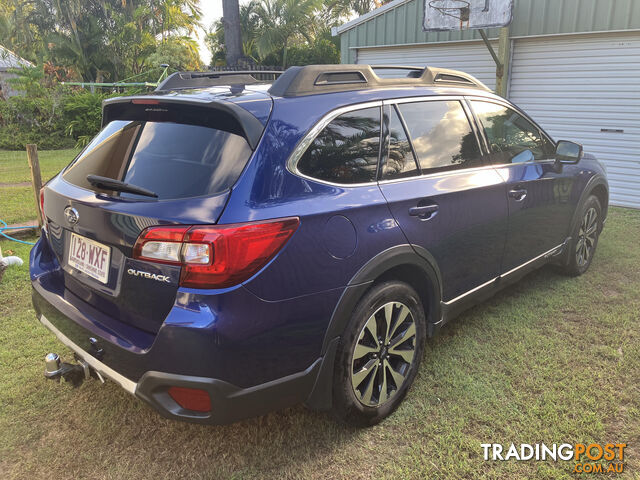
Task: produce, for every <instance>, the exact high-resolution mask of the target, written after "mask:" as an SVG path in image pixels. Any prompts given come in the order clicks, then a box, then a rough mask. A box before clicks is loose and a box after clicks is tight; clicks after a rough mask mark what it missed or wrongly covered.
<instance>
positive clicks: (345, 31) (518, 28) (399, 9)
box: [334, 0, 640, 208]
mask: <svg viewBox="0 0 640 480" xmlns="http://www.w3.org/2000/svg"><path fill="white" fill-rule="evenodd" d="M424 7H425V3H424V0H409V1H406V0H394V1H392V2H390V3H388V4H386V5H384V6H383V7H381V8H379V9H377V10H374V11H373V12H370V13H369V14H367V15H364V16H362V17H359V18H357V19H354V20H352V21H351V22H348V23H347V24H344V25H342V26H341V27H338V28H337V29H335V30H334V34H335V35H340V42H341V51H342V62H343V63H368V64H378V65H380V64H385V65H419V66H421V65H431V66H436V67H445V68H453V69H459V70H463V71H465V72H467V73H470V74H472V75H474V76H476V77H477V78H478V79H479V80H481V81H482V82H484V83H485V84H486V85H487V86H488V87H489V88H492V89H493V88H495V85H496V81H495V72H496V65H495V63H494V61H493V59H492V57H491V55H490V53H489V50H488V49H487V47H486V46H485V44H484V43H483V41H482V40H481V39H480V38H479V35H478V31H477V30H462V31H449V32H426V31H423V29H422V20H423V16H424ZM508 28H509V43H510V52H511V54H510V62H509V68H508V74H507V77H506V84H507V95H506V96H507V97H508V98H509V99H510V100H511V101H512V102H514V103H515V104H517V105H519V106H520V107H522V108H523V109H524V110H525V111H526V112H527V113H528V114H530V115H531V116H532V117H533V118H534V119H535V120H536V121H537V122H538V123H539V124H540V125H541V126H542V127H543V128H544V129H545V130H547V131H548V132H549V133H550V134H551V135H552V136H553V137H554V138H555V139H556V140H558V139H567V140H574V141H577V142H579V143H582V144H583V146H584V148H585V151H587V152H590V153H593V154H594V155H596V156H597V157H598V158H599V159H600V160H601V161H602V162H603V163H604V164H605V166H606V167H607V171H608V177H609V182H610V188H611V191H610V198H611V204H613V205H621V206H627V207H634V208H640V154H639V153H638V149H639V148H640V2H637V1H636V2H634V1H632V0H628V1H627V0H617V1H615V2H613V1H606V2H604V1H601V2H595V1H586V0H585V1H583V2H581V3H580V4H579V5H578V8H576V4H575V2H572V1H570V0H558V1H554V2H549V1H545V0H514V8H513V21H512V23H511V25H510V26H509V27H508ZM486 32H487V35H488V37H489V39H491V41H492V45H493V46H494V49H496V51H497V46H496V44H497V42H496V39H497V37H498V29H488V30H487V31H486Z"/></svg>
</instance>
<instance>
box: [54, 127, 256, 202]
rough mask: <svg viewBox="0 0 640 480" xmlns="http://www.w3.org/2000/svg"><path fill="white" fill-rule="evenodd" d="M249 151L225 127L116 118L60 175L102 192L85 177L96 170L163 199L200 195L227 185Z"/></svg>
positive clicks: (240, 169)
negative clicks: (223, 128) (222, 128)
mask: <svg viewBox="0 0 640 480" xmlns="http://www.w3.org/2000/svg"><path fill="white" fill-rule="evenodd" d="M250 156H251V148H250V147H249V144H248V143H247V141H246V140H245V139H244V138H243V137H242V136H240V135H237V134H234V133H230V132H227V131H224V130H220V129H216V128H210V127H205V126H200V125H190V124H181V123H174V122H154V121H139V120H114V121H112V122H109V123H108V124H107V125H106V126H105V127H104V128H103V130H102V131H101V132H100V133H99V134H98V135H97V136H96V137H95V138H94V139H93V140H92V141H91V143H90V144H89V145H88V146H87V148H86V149H85V150H84V151H83V152H82V153H81V154H80V155H79V156H78V157H77V158H76V159H75V160H74V161H73V162H72V163H71V165H69V167H67V169H66V170H65V171H64V173H63V174H62V176H63V178H64V179H65V180H66V181H68V182H70V183H72V184H74V185H78V186H80V187H83V188H86V189H90V190H98V191H102V190H99V189H96V188H95V187H93V186H92V185H91V184H90V183H89V182H88V181H87V175H89V174H93V175H99V176H102V177H108V178H113V179H116V180H121V181H124V182H127V183H131V184H133V185H136V186H138V187H143V188H146V189H148V190H151V191H152V192H155V193H156V194H157V195H158V198H159V199H177V198H187V197H197V196H203V195H212V194H215V193H220V192H222V191H225V190H227V189H229V188H230V187H231V186H232V185H233V183H235V181H236V180H237V178H238V176H239V175H240V173H241V172H242V169H243V168H244V166H245V165H246V163H247V160H248V159H249V157H250ZM107 193H109V194H113V195H118V196H122V197H132V198H133V197H138V196H137V195H135V194H130V193H122V192H119V193H115V192H107ZM138 198H140V197H138Z"/></svg>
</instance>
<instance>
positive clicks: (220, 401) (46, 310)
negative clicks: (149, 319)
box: [31, 238, 341, 424]
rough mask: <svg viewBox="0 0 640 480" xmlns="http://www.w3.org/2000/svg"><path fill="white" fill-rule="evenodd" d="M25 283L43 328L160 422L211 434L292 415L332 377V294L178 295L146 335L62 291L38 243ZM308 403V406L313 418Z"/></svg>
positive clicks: (51, 261) (53, 265)
mask: <svg viewBox="0 0 640 480" xmlns="http://www.w3.org/2000/svg"><path fill="white" fill-rule="evenodd" d="M31 281H32V286H33V290H32V296H33V305H34V309H35V312H36V316H37V318H38V319H40V321H41V323H43V325H44V326H46V327H47V328H48V329H49V330H51V331H52V332H53V333H54V334H55V335H56V336H57V337H58V338H59V339H60V341H61V342H62V343H64V344H65V345H67V346H68V347H69V348H71V349H72V350H73V351H74V352H75V353H76V355H77V356H78V357H79V358H80V359H82V360H83V361H85V362H86V363H88V364H89V365H90V367H91V368H93V369H94V370H96V371H97V372H99V373H100V374H101V375H102V376H103V377H106V378H110V379H111V380H113V381H114V382H115V383H117V384H119V385H121V386H122V387H123V388H124V389H125V390H126V391H128V392H129V393H131V394H133V395H135V396H136V397H138V398H141V399H142V400H144V401H146V402H147V403H149V404H150V405H151V406H153V407H154V408H155V409H157V410H158V411H159V412H160V413H161V414H162V415H164V416H166V417H169V418H174V419H180V420H188V421H194V422H200V423H213V424H219V423H229V422H233V421H236V420H239V419H242V418H246V417H250V416H255V415H260V414H262V413H266V412H268V411H272V410H276V409H280V408H284V407H288V406H292V405H294V404H297V403H302V402H305V401H307V400H308V399H309V398H310V397H311V396H312V393H313V392H316V391H318V390H320V391H326V389H325V388H321V387H319V384H320V383H322V385H326V384H327V382H328V379H330V375H329V374H328V373H330V372H331V373H332V371H333V356H332V353H331V350H330V348H329V346H327V345H324V346H323V337H324V333H325V331H326V329H327V324H328V322H329V319H330V318H331V313H332V310H333V308H334V305H335V303H336V302H337V301H338V299H339V297H340V293H341V290H331V291H326V292H321V293H318V294H313V295H308V296H303V297H295V298H292V299H288V300H283V301H278V302H268V301H265V300H262V299H260V298H259V297H256V296H255V295H254V294H252V293H251V292H249V291H248V290H247V289H245V288H244V287H238V288H235V289H229V290H228V291H222V292H214V293H207V292H205V293H202V294H200V293H195V292H194V293H191V292H189V291H185V292H182V291H181V292H179V294H178V296H177V298H176V302H175V305H174V306H173V308H172V310H171V312H170V314H169V315H168V316H167V318H165V319H164V321H163V322H162V325H161V327H160V329H159V330H158V331H157V333H155V334H154V333H150V332H146V331H144V330H141V329H139V328H136V327H134V326H132V325H130V324H127V323H125V322H123V321H121V320H120V319H119V318H118V317H117V316H108V315H106V314H105V313H104V312H102V311H99V310H98V309H96V308H94V307H93V306H92V304H91V303H90V302H87V301H85V300H83V299H81V298H79V297H77V296H75V295H74V294H73V293H72V292H70V291H69V290H68V289H67V288H65V283H64V276H63V275H62V274H61V271H60V267H59V265H58V264H57V262H56V260H55V257H54V256H53V255H52V254H51V253H50V251H49V249H48V246H47V243H46V241H45V240H43V239H42V238H41V239H40V241H39V242H38V244H37V245H36V247H34V249H33V250H32V252H31ZM334 351H335V350H334ZM329 358H330V361H329ZM321 372H324V374H322V375H321V377H322V379H323V381H322V382H319V381H318V382H319V383H318V385H316V382H317V379H318V378H320V375H319V374H320V373H321ZM171 386H184V387H190V388H199V389H203V390H206V391H207V392H209V396H210V399H211V407H212V410H211V412H207V413H204V414H203V413H199V412H194V411H186V410H184V409H182V408H181V407H179V406H178V405H177V403H175V402H174V401H173V399H171V398H170V397H169V395H168V394H167V390H168V388H169V387H171ZM325 396H326V395H325ZM320 397H322V398H324V397H323V396H320ZM317 398H318V395H316V396H314V397H313V402H311V403H310V404H313V405H314V406H315V407H316V408H322V406H323V405H324V403H322V402H320V403H321V405H318V400H317ZM325 403H326V402H325Z"/></svg>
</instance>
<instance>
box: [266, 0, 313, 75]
mask: <svg viewBox="0 0 640 480" xmlns="http://www.w3.org/2000/svg"><path fill="white" fill-rule="evenodd" d="M321 8H322V0H299V1H297V0H262V1H261V2H260V3H259V4H258V5H257V7H256V15H257V16H258V18H259V19H260V25H261V28H260V38H259V39H258V41H257V50H258V54H259V55H260V56H261V57H265V56H267V55H269V54H270V53H272V52H274V51H277V50H280V49H282V66H283V67H286V66H287V50H288V48H289V46H290V42H291V40H292V39H294V38H296V37H300V38H302V39H304V40H305V41H306V42H307V43H309V44H311V43H312V42H313V37H314V35H315V34H316V33H317V32H318V30H319V28H320V26H319V25H318V23H317V22H316V20H317V13H318V12H319V11H320V9H321Z"/></svg>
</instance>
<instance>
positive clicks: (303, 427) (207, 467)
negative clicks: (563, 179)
mask: <svg viewBox="0 0 640 480" xmlns="http://www.w3.org/2000/svg"><path fill="white" fill-rule="evenodd" d="M639 238H640V211H633V210H628V209H621V208H612V209H611V212H610V216H609V221H608V224H607V227H606V228H605V230H604V233H603V234H602V237H601V240H600V244H599V246H598V252H597V254H596V256H595V259H594V261H593V264H592V266H591V269H590V271H589V272H587V274H585V275H583V276H581V277H578V278H567V277H564V276H561V275H559V274H557V273H556V272H555V271H554V270H553V269H551V268H548V267H545V268H543V269H541V270H539V271H537V272H534V273H532V274H530V275H529V276H527V277H526V278H524V279H523V280H522V281H520V282H519V283H517V284H515V285H513V286H512V287H509V288H508V289H506V290H504V291H503V292H501V293H500V294H498V295H497V296H495V297H493V298H492V299H490V300H488V301H487V302H485V303H483V304H481V305H479V306H477V307H475V308H473V309H472V310H470V311H468V312H467V313H465V314H464V315H462V316H461V317H460V318H459V319H457V320H456V321H454V322H453V323H452V324H450V325H447V326H446V327H445V328H444V329H443V330H442V331H441V333H440V334H439V335H438V336H437V337H436V338H434V339H433V340H431V341H429V342H428V346H427V349H426V352H425V357H424V362H423V365H422V367H421V370H420V373H419V375H418V378H417V380H416V383H415V385H414V387H413V388H412V390H411V391H410V392H409V395H408V396H407V398H406V401H405V402H404V403H403V404H402V405H401V406H400V408H399V409H398V411H397V412H396V413H395V414H394V415H393V416H392V417H390V418H389V419H387V420H385V421H384V422H382V423H381V424H380V425H378V426H376V427H373V428H369V429H364V430H356V429H353V428H348V427H344V426H341V425H338V424H336V423H334V422H333V420H332V419H331V418H330V417H329V416H327V415H325V414H321V413H314V412H309V411H307V410H305V409H304V408H303V407H296V408H292V409H288V410H286V411H282V412H277V413H273V414H270V415H267V416H264V417H261V418H256V419H251V420H247V421H244V422H241V423H237V424H234V425H229V426H222V427H216V426H199V425H191V424H185V423H178V422H173V421H169V420H165V419H163V418H161V417H160V416H159V415H157V414H156V413H155V412H154V411H152V410H151V409H150V408H148V407H146V406H145V405H144V404H142V403H141V402H140V401H138V400H136V399H135V398H133V397H130V396H129V395H128V394H126V393H125V392H124V391H122V390H121V389H120V388H119V387H117V386H116V385H115V384H109V383H108V384H106V385H104V386H101V385H100V384H98V383H97V382H89V383H85V384H84V385H82V386H81V387H80V388H79V389H77V390H72V389H71V388H70V387H68V386H67V385H64V384H62V385H58V384H56V383H53V382H49V381H45V379H44V378H43V375H42V372H43V368H44V365H43V358H44V355H45V354H46V353H47V352H49V351H57V352H59V353H61V354H63V355H65V356H67V358H69V357H68V351H65V349H64V348H62V347H61V346H60V344H59V343H58V342H57V341H56V340H55V338H54V337H53V335H52V334H51V333H49V332H48V331H47V330H46V329H45V328H44V327H42V326H40V324H39V323H38V322H37V321H36V319H35V316H34V312H33V310H32V308H31V304H30V287H29V282H28V278H27V267H26V266H24V267H22V268H14V269H12V270H8V271H7V273H6V274H5V278H4V280H3V283H2V284H1V285H0V323H1V325H0V385H1V388H0V432H2V433H1V434H0V472H3V473H4V475H3V477H4V478H17V479H33V478H44V477H46V478H92V479H102V478H105V479H107V478H113V479H120V478H153V479H158V478H210V479H220V478H234V479H248V478H257V479H285V478H290V479H298V478H302V479H340V478H344V479H369V478H380V479H405V478H410V479H413V478H415V479H427V478H428V479H431V478H441V479H468V478H487V479H505V480H507V479H508V480H511V479H521V478H522V479H532V478H543V479H565V478H566V479H568V478H575V477H574V475H573V474H572V469H573V465H574V464H573V462H562V461H559V462H557V463H556V462H553V461H547V462H535V461H530V462H514V461H509V462H495V463H494V462H485V461H483V459H482V449H481V447H480V444H481V443H491V442H496V443H502V444H507V445H508V444H510V443H511V442H514V443H517V444H519V443H540V442H544V443H546V444H552V443H563V442H568V443H576V442H581V443H590V442H600V443H605V442H612V443H627V444H628V445H629V446H628V447H627V449H626V451H625V453H626V458H625V459H626V462H625V472H624V473H623V474H619V475H614V476H612V477H609V476H607V478H640V391H639V389H640V329H639V326H640V325H639V320H640V318H639V316H640V313H639V312H640V242H639V241H638V239H639ZM0 246H2V248H3V250H4V251H5V253H6V250H7V249H14V250H15V251H16V252H17V253H18V254H19V255H20V256H22V257H23V258H24V259H26V258H27V254H28V251H29V248H28V247H26V246H17V244H11V243H9V242H1V243H0ZM283 361H286V353H283ZM600 476H601V477H602V475H600ZM580 477H581V478H589V476H588V475H581V476H580Z"/></svg>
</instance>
